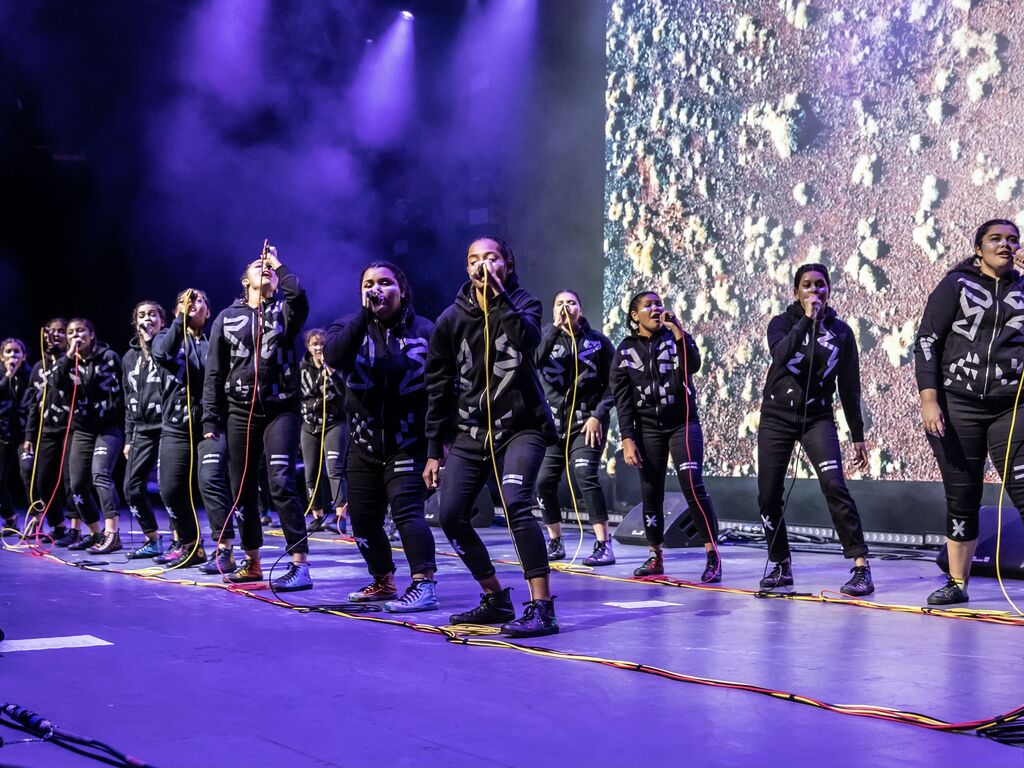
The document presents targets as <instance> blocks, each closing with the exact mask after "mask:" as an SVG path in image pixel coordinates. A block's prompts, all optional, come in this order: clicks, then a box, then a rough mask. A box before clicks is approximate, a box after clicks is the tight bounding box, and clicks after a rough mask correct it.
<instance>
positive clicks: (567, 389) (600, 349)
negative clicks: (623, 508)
mask: <svg viewBox="0 0 1024 768" xmlns="http://www.w3.org/2000/svg"><path fill="white" fill-rule="evenodd" d="M574 352H575V354H576V357H575V359H574V357H573V353H574ZM614 356H615V347H614V346H613V345H612V343H611V341H609V340H608V337H607V336H605V335H604V334H602V333H600V332H598V331H595V330H594V329H593V328H591V327H590V323H588V322H587V319H586V318H585V317H583V316H582V310H581V308H580V297H579V295H578V294H577V293H576V292H575V291H572V290H565V291H559V292H558V293H557V294H555V302H554V323H553V324H552V325H549V326H547V327H546V328H545V329H544V333H543V335H542V336H541V340H540V346H538V347H537V353H536V362H537V372H538V373H539V374H540V383H541V385H542V386H543V388H544V397H545V398H547V401H548V406H550V408H551V415H552V417H553V418H554V422H555V429H556V431H557V432H558V442H557V443H556V444H555V445H551V446H548V449H547V451H546V452H545V453H544V462H543V463H542V464H541V467H540V474H539V475H538V476H537V501H538V503H539V505H540V508H541V513H542V515H543V517H544V523H545V525H547V529H548V536H549V537H550V538H549V540H548V560H561V559H563V558H564V557H565V544H564V543H563V542H562V508H561V504H560V503H559V501H558V484H559V482H560V481H561V479H562V474H563V473H565V472H566V463H567V462H568V464H570V465H571V466H572V472H569V473H568V475H569V477H568V481H569V482H570V483H572V491H573V492H574V497H575V498H576V501H577V504H578V503H579V502H581V501H585V503H586V509H587V516H588V518H589V519H590V524H591V525H592V526H593V528H594V534H595V535H596V536H597V542H596V543H595V544H594V551H593V553H591V554H590V555H589V556H588V557H586V558H584V560H583V564H584V565H589V566H598V565H613V564H614V563H615V553H614V552H613V550H612V542H611V539H610V538H609V537H608V505H607V503H606V502H605V498H604V491H602V490H601V481H600V480H599V478H598V470H599V469H600V467H601V454H602V453H603V452H604V445H605V436H606V435H607V433H608V422H609V421H610V420H611V412H612V406H613V405H614V403H615V400H614V398H613V397H612V392H611V389H610V388H609V386H608V381H609V375H610V373H611V367H612V358H613V357H614ZM577 368H578V370H579V376H578V377H577V376H576V370H577ZM574 396H575V410H573V411H572V413H570V412H569V410H570V409H571V408H573V407H574V403H573V400H574ZM570 431H571V433H572V440H571V442H570V445H569V449H568V452H567V451H566V439H567V437H568V435H569V433H570ZM567 453H568V457H567V455H566V454H567Z"/></svg>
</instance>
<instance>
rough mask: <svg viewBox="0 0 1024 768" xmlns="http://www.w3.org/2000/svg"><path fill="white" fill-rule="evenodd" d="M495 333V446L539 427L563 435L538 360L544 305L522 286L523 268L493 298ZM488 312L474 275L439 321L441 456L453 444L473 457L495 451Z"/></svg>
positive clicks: (437, 440) (431, 391)
mask: <svg viewBox="0 0 1024 768" xmlns="http://www.w3.org/2000/svg"><path fill="white" fill-rule="evenodd" d="M487 306H488V315H489V318H490V331H491V338H490V341H489V342H488V348H489V350H490V352H489V354H490V359H491V372H490V373H491V375H490V390H491V418H492V419H493V434H494V446H495V448H496V449H499V450H500V449H501V448H502V446H503V445H504V444H505V443H506V442H508V440H510V439H511V438H512V437H513V436H515V435H516V434H517V433H519V432H523V431H526V430H539V431H540V432H541V433H542V434H543V435H544V436H545V438H546V439H548V440H549V441H551V442H554V441H555V439H556V435H555V425H554V423H553V422H552V419H551V411H550V409H549V408H548V404H547V401H546V400H545V399H544V393H543V392H542V391H541V387H540V381H539V380H538V377H537V368H536V365H535V364H534V359H533V358H534V354H535V352H536V349H537V345H538V344H540V338H541V331H540V324H541V303H540V301H539V300H537V298H535V297H534V296H533V295H531V294H530V293H528V292H527V291H526V290H524V289H523V288H521V287H519V280H518V278H517V277H516V275H515V273H512V274H511V275H509V276H508V279H507V280H506V281H505V290H504V291H502V293H500V294H498V295H497V296H494V297H492V298H489V299H488V304H487ZM484 344H485V340H484V314H483V310H481V308H480V306H479V305H478V304H477V303H476V289H475V288H474V287H473V284H472V282H469V281H467V282H466V283H465V284H464V285H463V286H462V288H461V289H460V290H459V293H458V295H457V296H456V297H455V303H454V304H452V305H451V306H449V307H448V308H447V309H446V310H445V311H444V312H442V313H441V316H440V317H439V318H438V319H437V325H435V326H434V334H433V335H432V336H431V337H430V354H429V355H428V357H427V396H428V405H427V455H428V456H429V457H430V458H432V459H440V458H441V457H442V456H443V455H444V445H445V444H448V443H450V444H451V445H452V447H453V448H455V449H460V450H462V451H463V452H465V453H467V454H469V455H472V456H484V455H486V452H487V450H488V449H487V445H486V441H487V403H486V402H485V401H486V390H485V387H484V352H485V347H484Z"/></svg>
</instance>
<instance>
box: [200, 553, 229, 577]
mask: <svg viewBox="0 0 1024 768" xmlns="http://www.w3.org/2000/svg"><path fill="white" fill-rule="evenodd" d="M199 570H200V571H202V572H203V573H205V574H207V575H209V576H219V575H221V574H227V573H233V572H234V570H235V556H234V554H233V553H232V551H231V550H230V549H225V548H224V547H217V551H216V552H214V553H213V554H212V555H210V559H209V560H207V561H206V562H205V563H203V564H202V565H201V566H199Z"/></svg>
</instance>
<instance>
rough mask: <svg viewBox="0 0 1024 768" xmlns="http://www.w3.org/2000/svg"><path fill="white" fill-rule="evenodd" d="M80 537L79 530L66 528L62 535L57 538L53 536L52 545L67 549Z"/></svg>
mask: <svg viewBox="0 0 1024 768" xmlns="http://www.w3.org/2000/svg"><path fill="white" fill-rule="evenodd" d="M81 538H82V533H81V531H79V530H78V529H77V528H68V529H67V530H66V531H65V532H64V535H63V536H60V537H59V538H57V537H55V538H54V540H53V545H54V546H55V547H67V548H68V549H71V545H72V544H76V543H78V541H80V540H81Z"/></svg>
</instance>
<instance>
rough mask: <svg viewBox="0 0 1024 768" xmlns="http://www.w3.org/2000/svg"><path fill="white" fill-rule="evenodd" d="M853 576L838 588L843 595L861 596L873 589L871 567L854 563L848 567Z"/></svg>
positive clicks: (868, 593)
mask: <svg viewBox="0 0 1024 768" xmlns="http://www.w3.org/2000/svg"><path fill="white" fill-rule="evenodd" d="M850 573H852V574H853V576H851V577H850V580H849V581H848V582H846V583H845V584H843V586H841V587H840V588H839V591H840V592H842V593H843V594H844V595H852V596H853V597H863V596H864V595H870V594H871V593H872V592H874V591H875V585H874V584H873V583H872V582H871V568H869V567H868V566H866V565H855V566H854V567H853V568H851V569H850Z"/></svg>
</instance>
